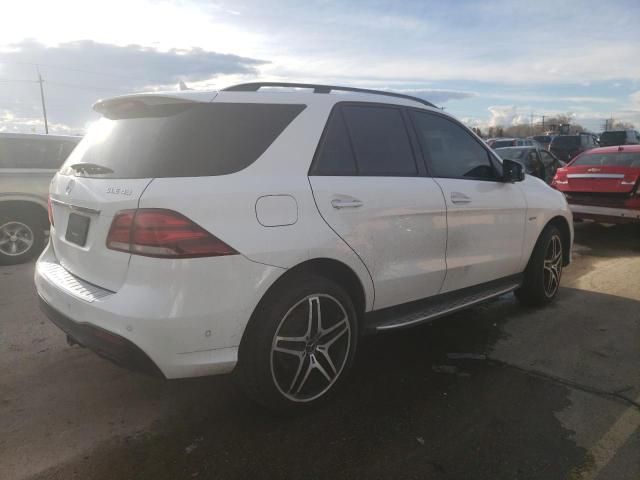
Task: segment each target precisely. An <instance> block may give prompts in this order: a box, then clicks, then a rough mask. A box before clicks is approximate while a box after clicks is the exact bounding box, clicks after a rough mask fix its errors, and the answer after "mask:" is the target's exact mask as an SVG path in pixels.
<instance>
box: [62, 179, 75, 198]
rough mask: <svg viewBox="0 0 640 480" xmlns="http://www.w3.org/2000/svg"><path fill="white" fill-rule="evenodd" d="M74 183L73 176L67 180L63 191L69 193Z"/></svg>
mask: <svg viewBox="0 0 640 480" xmlns="http://www.w3.org/2000/svg"><path fill="white" fill-rule="evenodd" d="M75 184H76V181H75V180H74V179H73V178H72V179H71V180H69V183H67V188H65V189H64V193H66V194H67V195H69V194H70V193H71V190H73V187H74V185H75Z"/></svg>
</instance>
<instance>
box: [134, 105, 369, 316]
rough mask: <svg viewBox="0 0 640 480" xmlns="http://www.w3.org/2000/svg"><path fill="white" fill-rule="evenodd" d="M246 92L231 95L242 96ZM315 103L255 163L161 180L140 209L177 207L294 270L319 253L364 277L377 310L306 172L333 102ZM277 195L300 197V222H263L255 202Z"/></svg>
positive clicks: (360, 267) (247, 252)
mask: <svg viewBox="0 0 640 480" xmlns="http://www.w3.org/2000/svg"><path fill="white" fill-rule="evenodd" d="M242 95H246V94H238V95H233V96H230V95H227V97H231V98H230V101H231V100H236V99H237V100H240V99H241V98H242ZM236 97H237V98H236ZM249 98H255V96H253V97H249ZM284 100H285V97H283V98H282V100H281V101H283V103H284ZM291 103H296V102H291ZM297 103H300V102H299V101H298V102H297ZM309 103H310V104H309V105H308V106H307V108H306V109H305V110H304V111H303V112H302V113H301V114H300V115H299V116H298V117H297V118H296V119H295V120H294V122H293V123H292V124H291V125H290V126H289V127H288V128H287V129H286V130H285V131H284V132H283V133H282V134H281V135H280V137H278V139H277V140H276V141H275V142H274V143H273V144H272V145H271V146H270V147H269V148H268V149H267V151H266V152H265V153H264V154H263V155H262V156H261V157H260V158H259V159H258V160H257V161H256V162H255V163H253V164H252V165H250V166H249V167H247V168H245V169H244V170H242V171H240V172H237V173H234V174H231V175H221V176H215V177H187V178H158V179H155V180H153V181H152V182H151V184H150V185H149V186H148V187H147V189H146V190H145V192H144V194H143V195H142V197H141V199H140V205H139V207H140V208H168V209H172V210H176V211H178V212H180V213H182V214H184V215H186V216H187V217H188V218H190V219H191V220H193V221H194V222H196V223H197V224H199V225H201V226H202V227H204V228H205V229H206V230H208V231H209V232H211V233H212V234H213V235H215V236H217V237H218V238H220V239H221V240H223V241H224V242H226V243H227V244H229V245H230V246H231V247H233V248H234V249H235V250H237V251H238V252H240V253H241V254H242V255H244V256H245V257H246V258H248V259H249V260H252V261H254V262H258V263H263V264H266V265H271V266H275V267H281V268H283V269H288V268H292V267H294V266H296V265H299V264H300V263H302V262H304V261H307V260H310V259H314V258H329V259H334V260H337V261H340V262H342V263H344V264H345V265H347V266H348V267H350V268H351V269H352V270H353V271H354V272H355V273H356V275H357V276H358V278H359V279H360V281H361V283H362V286H363V289H364V291H365V297H366V300H365V301H366V303H365V304H366V308H367V309H370V308H371V307H372V305H373V296H374V292H373V282H372V280H371V277H370V275H369V272H368V271H367V269H366V267H365V265H364V264H363V262H362V261H361V260H360V258H359V257H358V256H357V255H356V254H355V253H354V252H353V251H352V250H351V249H350V248H349V246H348V245H347V244H346V243H345V242H344V241H343V240H342V239H341V238H340V237H338V235H337V234H336V233H335V232H334V231H333V230H331V228H330V227H329V226H328V225H327V224H326V223H325V222H324V220H323V219H322V217H321V216H320V214H319V212H318V209H317V208H316V205H315V202H314V198H313V194H312V192H311V186H310V185H309V179H308V176H307V173H308V169H309V166H310V164H311V160H312V158H313V155H314V153H315V149H316V146H317V144H318V141H319V139H320V136H321V134H322V131H323V128H324V125H325V123H326V119H327V117H328V115H329V111H330V110H331V107H332V104H331V103H329V102H318V103H315V104H314V102H313V101H310V102H309ZM274 195H288V196H291V197H293V198H294V199H295V203H296V204H297V209H298V211H297V221H295V223H292V224H289V225H282V226H277V227H274V226H264V225H262V224H261V223H260V222H259V221H258V218H257V217H256V202H257V201H258V199H259V198H261V197H265V196H274ZM258 300H259V299H258Z"/></svg>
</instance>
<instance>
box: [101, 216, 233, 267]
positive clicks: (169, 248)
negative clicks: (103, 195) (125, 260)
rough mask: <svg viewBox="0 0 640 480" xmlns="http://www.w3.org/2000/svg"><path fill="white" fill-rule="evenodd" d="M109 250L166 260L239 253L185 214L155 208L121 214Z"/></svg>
mask: <svg viewBox="0 0 640 480" xmlns="http://www.w3.org/2000/svg"><path fill="white" fill-rule="evenodd" d="M107 248H110V249H111V250H119V251H121V252H127V253H131V254H134V255H144V256H147V257H163V258H194V257H217V256H222V255H235V254H237V253H238V252H236V251H235V250H234V249H233V248H231V247H230V246H229V245H227V244H226V243H224V242H223V241H222V240H220V239H219V238H217V237H215V236H214V235H212V234H210V233H209V232H207V231H206V230H205V229H204V228H202V227H201V226H199V225H197V224H195V223H194V222H192V221H191V220H189V219H188V218H187V217H185V216H184V215H181V214H179V213H178V212H174V211H172V210H164V209H152V208H143V209H138V210H123V211H121V212H118V213H117V214H116V216H115V217H114V218H113V221H112V222H111V228H110V229H109V234H108V235H107Z"/></svg>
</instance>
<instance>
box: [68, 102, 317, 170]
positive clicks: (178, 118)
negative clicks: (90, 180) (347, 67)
mask: <svg viewBox="0 0 640 480" xmlns="http://www.w3.org/2000/svg"><path fill="white" fill-rule="evenodd" d="M304 108H305V105H290V104H286V105H285V104H267V103H215V102H213V103H185V104H171V105H151V106H149V105H143V106H141V107H140V108H139V110H134V111H131V110H127V111H126V112H125V113H124V114H118V115H109V117H110V118H103V119H101V120H100V121H99V122H98V123H97V124H96V125H94V126H93V127H92V128H91V129H90V131H89V133H88V135H87V136H86V137H85V139H84V140H83V141H82V142H81V143H80V144H79V145H78V147H77V148H76V149H75V150H74V152H73V154H72V155H71V156H70V157H69V159H68V160H67V162H65V165H64V167H63V172H64V173H67V174H71V173H73V172H74V171H76V172H77V171H80V172H82V173H84V174H87V172H89V175H91V173H90V172H95V175H96V176H99V177H100V178H166V177H203V176H215V175H227V174H231V173H235V172H238V171H240V170H242V169H244V168H246V167H248V166H249V165H251V164H252V163H253V162H255V161H256V160H257V159H258V158H259V157H260V156H261V155H262V154H263V153H264V152H265V151H266V150H267V148H269V146H270V145H271V144H272V143H273V142H274V141H275V140H276V138H278V136H279V135H280V134H281V133H282V132H283V131H284V130H285V129H286V128H287V126H288V125H289V124H290V123H291V122H292V121H293V120H294V119H295V118H296V117H297V116H298V115H299V114H300V112H302V110H304ZM82 163H86V164H92V167H91V168H85V169H78V168H75V169H71V168H70V167H71V166H72V165H77V164H82ZM94 166H98V167H99V168H94Z"/></svg>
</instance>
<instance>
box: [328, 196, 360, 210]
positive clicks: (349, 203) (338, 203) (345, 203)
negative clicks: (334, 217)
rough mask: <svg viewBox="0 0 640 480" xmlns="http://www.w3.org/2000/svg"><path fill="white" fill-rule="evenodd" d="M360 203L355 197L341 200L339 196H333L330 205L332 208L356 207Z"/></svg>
mask: <svg viewBox="0 0 640 480" xmlns="http://www.w3.org/2000/svg"><path fill="white" fill-rule="evenodd" d="M362 205H363V203H362V202H361V201H360V200H357V199H355V198H354V199H351V200H341V199H339V198H334V199H333V200H331V206H332V207H333V208H337V209H338V210H340V209H341V208H358V207H361V206H362Z"/></svg>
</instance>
